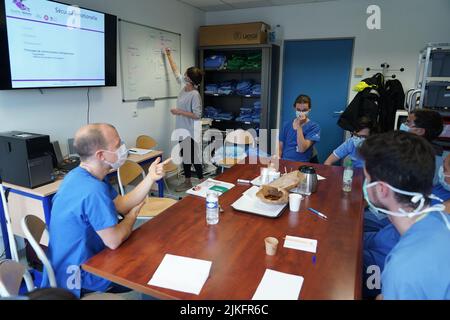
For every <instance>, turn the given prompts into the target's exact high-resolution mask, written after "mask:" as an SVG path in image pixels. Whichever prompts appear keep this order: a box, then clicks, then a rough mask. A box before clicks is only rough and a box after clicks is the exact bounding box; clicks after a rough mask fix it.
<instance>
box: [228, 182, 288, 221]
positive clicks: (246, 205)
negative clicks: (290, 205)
mask: <svg viewBox="0 0 450 320" xmlns="http://www.w3.org/2000/svg"><path fill="white" fill-rule="evenodd" d="M258 191H259V187H256V186H254V187H251V188H250V189H248V190H247V191H245V192H244V193H243V194H242V196H241V197H240V198H239V199H238V200H236V201H235V202H234V203H233V204H232V205H231V207H232V208H233V209H234V210H237V211H242V212H247V213H253V214H257V215H260V216H264V217H268V218H277V217H279V216H280V215H281V213H282V212H283V209H284V208H285V207H286V205H287V204H266V203H264V202H262V201H261V200H260V199H258V198H257V197H256V193H257V192H258Z"/></svg>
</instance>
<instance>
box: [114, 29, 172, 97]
mask: <svg viewBox="0 0 450 320" xmlns="http://www.w3.org/2000/svg"><path fill="white" fill-rule="evenodd" d="M119 21H120V23H119V43H120V64H121V72H122V97H123V101H142V100H158V99H166V98H176V97H177V96H178V93H179V92H180V90H181V88H180V85H179V84H178V82H177V80H176V78H175V76H174V74H173V72H172V69H171V68H170V64H169V61H168V60H167V58H166V56H165V53H164V49H165V48H170V49H171V51H172V56H173V58H174V60H175V61H176V63H177V66H178V68H180V66H181V35H180V34H178V33H173V32H169V31H164V30H160V29H156V28H152V27H148V26H144V25H141V24H137V23H134V22H129V21H125V20H119Z"/></svg>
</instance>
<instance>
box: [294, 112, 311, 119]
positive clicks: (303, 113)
mask: <svg viewBox="0 0 450 320" xmlns="http://www.w3.org/2000/svg"><path fill="white" fill-rule="evenodd" d="M308 114H309V111H295V115H296V116H297V118H298V117H300V116H305V117H307V116H308Z"/></svg>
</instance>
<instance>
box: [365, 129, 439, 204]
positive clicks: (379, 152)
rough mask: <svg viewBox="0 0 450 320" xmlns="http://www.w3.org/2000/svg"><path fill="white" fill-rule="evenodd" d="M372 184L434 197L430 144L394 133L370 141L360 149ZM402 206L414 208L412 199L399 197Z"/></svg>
mask: <svg viewBox="0 0 450 320" xmlns="http://www.w3.org/2000/svg"><path fill="white" fill-rule="evenodd" d="M359 154H360V155H361V157H362V158H363V159H364V161H365V168H366V171H367V173H368V174H369V175H370V177H371V181H383V182H386V183H388V184H389V185H391V186H392V187H394V188H397V189H401V190H405V191H410V192H418V193H422V194H425V195H429V194H430V193H431V189H432V188H433V177H434V171H435V157H434V151H433V148H432V147H431V144H430V143H429V142H428V141H427V140H425V139H424V138H423V137H420V136H418V135H415V134H412V133H409V132H403V131H391V132H386V133H382V134H376V135H372V136H370V137H368V138H367V139H366V140H365V141H364V143H363V144H362V146H361V147H360V149H359ZM396 198H397V200H398V201H399V202H401V203H407V204H411V202H410V199H411V197H410V196H405V195H401V194H398V193H396Z"/></svg>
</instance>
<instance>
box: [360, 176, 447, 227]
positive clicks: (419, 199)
mask: <svg viewBox="0 0 450 320" xmlns="http://www.w3.org/2000/svg"><path fill="white" fill-rule="evenodd" d="M379 183H382V182H380V181H375V182H371V183H367V181H366V180H364V184H363V193H364V199H365V200H366V202H367V204H368V205H369V209H370V211H372V212H373V213H374V214H375V215H377V216H378V215H391V216H395V217H407V218H412V217H415V216H420V215H422V214H424V213H429V212H433V211H440V212H442V211H444V210H445V206H444V205H442V204H436V205H434V206H431V207H426V205H425V199H426V198H430V199H436V200H439V201H440V202H442V199H440V198H438V197H436V196H434V195H432V194H431V195H429V196H424V195H423V194H421V193H418V192H410V191H404V190H400V189H397V188H394V187H393V186H391V185H389V184H387V183H383V184H384V185H385V186H387V187H388V188H389V189H391V190H392V191H394V192H395V193H400V194H403V195H406V196H410V197H412V198H411V200H410V201H411V203H412V204H413V205H417V204H418V205H417V207H416V208H415V209H414V210H413V211H409V212H408V211H405V210H403V209H402V208H400V209H399V211H398V212H393V211H389V210H387V209H383V208H378V207H376V206H375V205H374V204H373V203H372V201H370V198H369V193H368V192H367V189H368V188H372V187H375V186H376V185H377V184H379ZM446 223H447V226H449V225H448V221H447V220H446ZM449 230H450V229H449Z"/></svg>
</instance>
